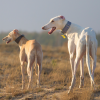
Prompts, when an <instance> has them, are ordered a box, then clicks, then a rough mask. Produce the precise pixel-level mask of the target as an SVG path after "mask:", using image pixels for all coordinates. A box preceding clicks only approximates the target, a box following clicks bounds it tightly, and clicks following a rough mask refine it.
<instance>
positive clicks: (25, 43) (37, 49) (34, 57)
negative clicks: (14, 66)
mask: <svg viewBox="0 0 100 100" xmlns="http://www.w3.org/2000/svg"><path fill="white" fill-rule="evenodd" d="M3 40H5V41H6V43H7V44H8V43H10V42H12V41H15V42H16V43H17V44H18V45H19V47H20V54H19V58H20V63H21V72H22V89H24V87H25V76H24V63H25V62H27V63H28V64H27V74H28V76H29V84H28V88H31V82H32V79H33V78H32V76H33V63H34V62H35V67H36V66H37V65H38V79H37V85H38V86H40V73H41V71H42V59H43V53H42V48H41V45H40V44H39V43H38V42H37V41H36V40H27V39H26V38H25V37H24V36H23V35H20V34H19V33H18V30H17V29H15V30H13V31H11V32H10V33H9V34H8V36H6V37H4V38H3Z"/></svg>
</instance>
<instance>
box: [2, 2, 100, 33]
mask: <svg viewBox="0 0 100 100" xmlns="http://www.w3.org/2000/svg"><path fill="white" fill-rule="evenodd" d="M58 15H63V16H65V18H66V19H67V20H69V21H71V22H72V23H75V24H78V25H80V26H82V27H91V28H93V29H94V30H95V31H96V32H100V0H0V32H2V31H11V30H13V29H18V30H22V31H28V32H32V31H37V32H41V31H42V29H41V27H42V26H43V25H45V24H46V23H48V22H49V20H50V18H52V17H55V16H58Z"/></svg>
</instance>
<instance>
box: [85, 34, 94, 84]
mask: <svg viewBox="0 0 100 100" xmlns="http://www.w3.org/2000/svg"><path fill="white" fill-rule="evenodd" d="M89 42H90V37H89V35H86V64H87V67H88V71H89V75H90V78H91V80H92V82H93V83H94V80H93V76H92V75H91V69H90V56H89Z"/></svg>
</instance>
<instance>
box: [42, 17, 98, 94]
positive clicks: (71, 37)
mask: <svg viewBox="0 0 100 100" xmlns="http://www.w3.org/2000/svg"><path fill="white" fill-rule="evenodd" d="M50 28H51V30H50V31H49V32H48V34H52V33H53V32H54V31H55V30H61V31H62V33H63V34H64V35H66V36H67V37H68V50H69V54H70V63H71V69H72V82H71V86H70V88H69V92H68V93H70V91H71V90H72V89H73V87H74V84H75V76H76V70H77V67H78V64H79V62H80V86H79V87H80V88H81V87H83V85H84V70H83V69H84V68H83V64H84V62H83V56H84V54H85V53H86V63H87V67H88V71H89V75H90V79H91V86H94V70H95V68H96V59H97V58H96V51H97V39H96V34H95V32H94V30H93V29H92V28H89V27H87V28H82V27H81V26H78V25H76V24H74V23H71V22H70V21H67V20H66V19H65V17H64V16H57V17H54V18H52V19H51V20H50V22H49V23H48V24H46V25H45V26H43V27H42V29H43V30H47V29H50ZM75 51H76V58H75V61H74V53H75ZM89 55H90V56H91V58H92V73H91V69H90V58H89Z"/></svg>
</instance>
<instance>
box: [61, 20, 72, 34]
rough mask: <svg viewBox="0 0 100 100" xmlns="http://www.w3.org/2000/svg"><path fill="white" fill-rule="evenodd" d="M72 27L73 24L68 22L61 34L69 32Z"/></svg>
mask: <svg viewBox="0 0 100 100" xmlns="http://www.w3.org/2000/svg"><path fill="white" fill-rule="evenodd" d="M70 26H71V22H70V21H68V22H67V24H66V25H65V27H64V28H63V29H62V31H61V32H62V33H63V34H65V33H66V32H67V31H68V29H69V28H70Z"/></svg>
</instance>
